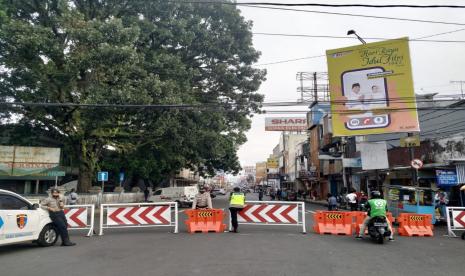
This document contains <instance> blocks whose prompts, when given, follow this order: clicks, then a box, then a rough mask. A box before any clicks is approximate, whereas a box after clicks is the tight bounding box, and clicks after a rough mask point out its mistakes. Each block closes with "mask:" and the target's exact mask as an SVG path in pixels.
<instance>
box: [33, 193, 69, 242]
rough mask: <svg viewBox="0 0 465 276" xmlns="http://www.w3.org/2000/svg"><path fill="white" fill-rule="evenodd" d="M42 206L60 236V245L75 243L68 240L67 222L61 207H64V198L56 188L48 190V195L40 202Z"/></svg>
mask: <svg viewBox="0 0 465 276" xmlns="http://www.w3.org/2000/svg"><path fill="white" fill-rule="evenodd" d="M41 205H42V208H43V209H45V210H47V211H48V213H49V215H50V219H51V220H52V222H53V225H54V226H55V227H56V229H57V232H58V234H59V235H60V237H61V242H62V243H61V245H62V246H73V245H76V244H75V243H73V242H71V241H70V240H69V235H68V229H67V227H68V222H67V220H66V216H65V213H64V212H63V209H64V208H65V203H64V198H63V197H62V196H61V195H60V191H59V190H58V189H52V190H51V191H50V197H48V198H46V199H45V200H43V201H42V202H41Z"/></svg>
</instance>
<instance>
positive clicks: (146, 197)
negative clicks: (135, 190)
mask: <svg viewBox="0 0 465 276" xmlns="http://www.w3.org/2000/svg"><path fill="white" fill-rule="evenodd" d="M149 196H150V191H149V188H148V187H145V190H144V201H145V202H148V201H149Z"/></svg>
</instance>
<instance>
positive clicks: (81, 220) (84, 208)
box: [63, 204, 95, 237]
mask: <svg viewBox="0 0 465 276" xmlns="http://www.w3.org/2000/svg"><path fill="white" fill-rule="evenodd" d="M63 211H64V213H65V216H66V220H67V221H68V230H87V229H89V232H88V233H87V235H86V236H87V237H90V236H92V235H93V234H94V214H95V207H94V205H93V204H88V205H66V206H65V209H64V210H63Z"/></svg>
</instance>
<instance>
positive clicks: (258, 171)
mask: <svg viewBox="0 0 465 276" xmlns="http://www.w3.org/2000/svg"><path fill="white" fill-rule="evenodd" d="M265 176H266V162H259V163H256V164H255V178H257V179H263V178H265Z"/></svg>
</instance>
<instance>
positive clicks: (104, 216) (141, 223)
mask: <svg viewBox="0 0 465 276" xmlns="http://www.w3.org/2000/svg"><path fill="white" fill-rule="evenodd" d="M169 226H171V227H174V233H178V204H177V203H176V202H156V203H145V202H144V203H115V204H101V205H100V232H99V235H103V229H105V228H107V229H108V228H134V227H169Z"/></svg>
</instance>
